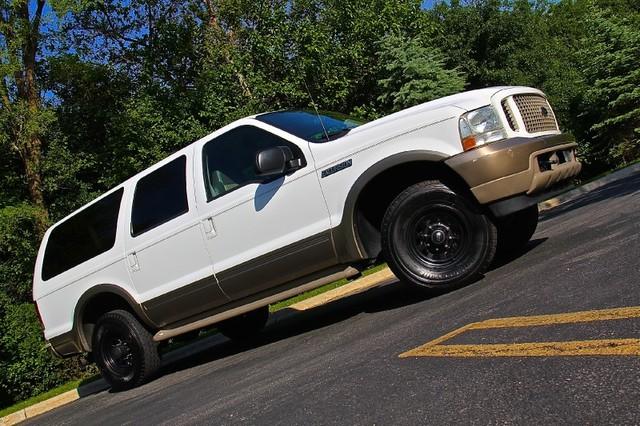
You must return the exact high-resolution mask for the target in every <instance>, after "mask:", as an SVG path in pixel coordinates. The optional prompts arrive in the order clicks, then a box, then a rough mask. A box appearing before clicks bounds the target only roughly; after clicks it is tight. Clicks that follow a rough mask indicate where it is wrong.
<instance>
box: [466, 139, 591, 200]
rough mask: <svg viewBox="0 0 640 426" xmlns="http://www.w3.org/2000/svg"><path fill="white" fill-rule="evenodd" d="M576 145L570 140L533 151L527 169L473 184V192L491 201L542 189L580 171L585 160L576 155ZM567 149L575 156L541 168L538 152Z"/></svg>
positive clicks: (541, 153) (540, 153)
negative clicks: (582, 160) (574, 152)
mask: <svg viewBox="0 0 640 426" xmlns="http://www.w3.org/2000/svg"><path fill="white" fill-rule="evenodd" d="M574 149H575V144H567V145H560V146H557V147H553V148H549V149H545V150H542V151H534V152H532V153H531V154H530V156H529V168H528V169H526V170H523V171H521V172H518V173H514V174H512V175H509V176H505V177H501V178H498V179H495V180H492V181H489V182H486V183H483V184H482V185H478V186H476V187H473V188H471V192H473V195H475V196H476V198H477V199H478V201H479V202H480V203H481V204H486V203H490V202H491V201H495V200H498V199H501V198H506V197H510V196H512V195H516V194H522V193H526V194H527V195H532V194H536V193H538V192H542V191H544V190H546V189H548V188H550V187H552V186H554V185H556V184H557V183H559V182H562V181H565V180H567V179H570V178H572V177H573V176H576V175H577V174H578V173H580V170H581V169H582V164H580V163H579V162H578V161H576V160H575V155H574V154H573V150H574ZM564 150H567V151H571V152H572V153H571V154H570V155H571V157H572V160H571V161H568V162H566V163H562V164H557V165H555V167H554V168H553V169H552V170H547V171H541V170H540V168H539V167H538V161H537V158H538V157H539V156H541V155H544V154H547V153H551V152H555V151H564Z"/></svg>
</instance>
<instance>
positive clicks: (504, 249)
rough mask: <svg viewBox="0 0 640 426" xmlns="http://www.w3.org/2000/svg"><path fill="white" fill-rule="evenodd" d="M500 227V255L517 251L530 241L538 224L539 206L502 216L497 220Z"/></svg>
mask: <svg viewBox="0 0 640 426" xmlns="http://www.w3.org/2000/svg"><path fill="white" fill-rule="evenodd" d="M496 225H497V228H498V254H499V255H500V256H504V255H508V254H511V253H517V252H520V251H521V250H522V248H523V247H524V246H525V245H526V244H527V242H529V240H530V239H531V237H532V236H533V234H534V232H536V227H537V226H538V206H537V205H533V206H531V207H527V208H526V209H524V210H520V211H518V212H515V213H512V214H510V215H508V216H505V217H501V218H499V219H498V220H497V221H496Z"/></svg>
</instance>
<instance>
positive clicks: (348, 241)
mask: <svg viewBox="0 0 640 426" xmlns="http://www.w3.org/2000/svg"><path fill="white" fill-rule="evenodd" d="M447 158H450V157H449V156H448V155H446V154H443V153H441V152H437V151H429V150H419V151H406V152H401V153H398V154H394V155H392V156H389V157H386V158H384V159H382V160H380V161H378V162H376V163H374V164H373V165H371V166H370V167H369V168H368V169H367V170H366V171H365V172H364V173H362V174H361V175H360V176H359V177H358V179H357V180H356V181H355V182H354V184H353V185H352V186H351V188H350V190H349V192H348V194H347V197H346V200H345V205H344V209H343V213H342V220H341V223H340V225H339V226H338V227H337V228H336V232H335V233H334V239H335V242H336V250H337V252H338V258H339V260H340V261H341V262H343V263H349V262H354V261H358V260H363V259H373V258H376V257H378V256H379V254H380V251H381V245H380V223H381V221H382V216H383V215H384V212H385V211H386V208H387V206H388V205H389V204H390V202H391V201H392V200H393V199H394V198H395V197H396V196H397V195H398V194H399V193H400V192H402V191H403V190H404V189H405V188H407V187H409V186H410V185H412V184H414V183H417V182H420V181H422V180H427V179H438V180H441V181H443V182H445V183H447V184H448V185H450V186H452V187H454V188H456V190H458V191H461V192H464V193H468V194H470V195H471V197H473V195H472V194H471V191H470V190H469V187H468V185H467V184H466V182H465V181H464V180H463V179H462V177H460V175H458V174H457V173H456V172H455V171H453V170H452V169H451V168H450V167H449V166H448V165H447V164H446V163H445V162H444V160H446V159H447ZM473 199H475V198H473Z"/></svg>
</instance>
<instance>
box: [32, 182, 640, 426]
mask: <svg viewBox="0 0 640 426" xmlns="http://www.w3.org/2000/svg"><path fill="white" fill-rule="evenodd" d="M639 233H640V175H638V174H636V175H634V176H631V177H629V178H626V179H624V180H620V181H617V182H613V183H610V184H608V185H606V186H604V187H602V188H599V189H597V190H595V191H592V192H590V193H587V194H584V195H583V196H581V197H580V198H578V199H576V200H573V201H571V202H568V203H565V204H563V205H561V206H558V207H555V208H553V209H551V210H549V211H546V212H545V213H544V215H543V216H542V218H541V222H540V224H539V227H538V230H537V232H536V234H535V235H534V237H533V239H532V241H531V242H530V243H529V245H528V246H527V247H526V250H525V251H524V252H522V253H518V254H514V255H513V258H512V259H503V260H502V261H500V262H497V263H496V265H494V267H493V269H492V270H490V271H489V272H488V273H487V274H486V275H485V277H484V278H483V279H481V280H479V281H477V282H475V283H473V284H471V285H469V286H467V287H465V288H462V289H459V290H456V291H453V292H450V293H447V294H443V295H438V296H433V297H430V298H425V297H423V296H419V295H415V294H413V293H410V292H407V291H406V289H405V288H404V287H403V286H402V285H400V284H399V283H393V284H389V285H386V286H384V287H380V288H374V289H371V290H368V291H366V292H364V293H360V294H357V295H353V296H350V297H347V298H345V299H342V300H339V301H335V302H331V303H329V304H327V305H325V306H321V307H318V308H314V309H311V310H308V311H303V312H300V313H296V314H295V315H287V316H284V317H280V319H279V320H278V321H272V322H271V323H270V324H269V325H268V326H267V328H266V329H265V332H264V334H263V335H262V336H261V338H260V339H259V341H258V342H256V343H254V344H252V345H249V346H246V345H245V346H243V345H239V344H236V343H233V342H230V341H227V340H226V339H224V338H223V337H220V336H214V337H212V338H211V339H210V340H209V341H208V342H207V343H206V344H207V345H208V346H207V349H206V350H204V351H201V352H199V353H198V354H195V355H192V356H188V357H186V358H182V359H180V360H168V361H167V362H166V363H165V366H164V367H163V370H162V373H161V376H160V377H159V378H158V379H156V380H154V381H153V382H151V383H148V384H146V385H144V386H142V387H140V388H137V389H133V390H130V391H127V392H121V393H111V392H110V391H103V392H100V393H97V394H93V395H90V396H87V397H84V398H81V399H80V400H78V401H76V402H74V403H71V404H69V405H67V406H65V407H62V408H60V409H57V410H55V411H52V412H49V413H47V414H44V415H42V416H40V417H36V418H34V419H32V420H31V421H30V422H29V424H41V425H57V424H78V425H80V424H81V425H92V424H135V425H143V424H154V425H155V424H167V425H182V424H269V425H279V424H286V425H289V424H304V425H316V424H322V425H325V424H341V425H343V424H349V425H352V424H353V425H360V424H362V425H374V424H377V425H386V424H407V425H416V424H447V425H448V424H483V425H486V424H534V423H539V424H581V425H582V424H616V425H620V424H639V423H640V408H639V405H640V404H639V403H640V356H638V354H640V344H639V343H638V340H637V339H639V338H640V315H639V314H638V312H640V309H635V308H636V307H640V263H639V262H638V259H639V258H640V238H639ZM620 308H629V309H620ZM603 310H604V311H603ZM591 311H594V312H591ZM575 312H580V314H574V313H575ZM612 312H613V313H615V315H614V314H613V313H612ZM562 314H569V315H562ZM540 315H551V316H549V317H542V320H540V319H536V318H538V316H540ZM531 316H534V320H531V319H530V318H529V317H531ZM510 317H517V318H514V319H507V320H498V319H500V318H510ZM523 317H526V318H524V319H523ZM494 319H495V320H496V321H493V322H491V321H487V320H494ZM536 321H537V322H538V323H537V324H536ZM478 322H483V323H482V324H484V325H487V324H489V325H488V326H486V327H484V328H482V327H480V328H473V327H471V328H469V324H473V323H478ZM491 324H497V325H499V326H495V327H494V326H493V325H491ZM527 324H534V325H527ZM464 327H466V328H464ZM460 328H463V329H462V330H459V329H460ZM456 330H459V331H457V332H454V331H456ZM452 332H454V333H453V334H455V333H458V334H455V335H453V334H452V335H451V336H452V337H451V338H450V339H446V338H444V337H443V336H446V335H448V334H449V333H452ZM439 338H441V339H439ZM438 339H439V340H438ZM434 340H435V342H434ZM585 341H587V343H589V344H588V345H587V346H588V348H587V350H586V352H585V350H584V348H585V345H584V342H585ZM428 342H432V343H431V344H429V345H428V347H427V349H426V350H424V349H422V350H421V351H420V350H418V351H413V352H411V351H412V350H414V349H416V348H420V347H422V346H423V345H425V344H427V343H428ZM594 342H596V343H595V344H594ZM598 342H600V343H598ZM616 342H623V343H624V344H625V345H626V346H625V347H626V352H621V353H617V352H616V347H617V346H616V345H617V344H618V343H616ZM433 345H439V346H437V347H440V346H442V345H459V346H458V349H459V350H458V352H456V351H453V352H452V353H453V355H452V354H451V353H449V352H451V351H449V350H448V349H451V348H445V349H447V350H444V351H441V353H440V352H437V351H434V350H433V348H434V347H436V346H433ZM531 345H534V346H531ZM581 345H582V346H581ZM592 346H593V347H592ZM533 347H535V348H537V351H538V352H536V351H533V350H532V348H533ZM429 348H431V349H429ZM487 348H489V349H491V350H487ZM496 348H498V349H500V350H502V352H500V351H493V349H496ZM581 348H582V349H581ZM589 348H590V349H589ZM440 349H442V348H440ZM540 350H541V351H542V352H540ZM408 351H409V352H408ZM589 351H591V352H589ZM407 352H408V354H409V355H410V356H406V357H400V355H401V354H405V353H407ZM456 353H457V355H455V354H456ZM585 353H589V354H587V355H585ZM411 354H413V355H411Z"/></svg>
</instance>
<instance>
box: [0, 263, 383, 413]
mask: <svg viewBox="0 0 640 426" xmlns="http://www.w3.org/2000/svg"><path fill="white" fill-rule="evenodd" d="M386 267H387V264H386V263H383V264H380V265H376V266H373V267H371V268H369V269H366V270H364V271H363V272H362V276H367V275H371V274H373V273H375V272H378V271H381V270H383V269H384V268H386ZM348 282H349V280H347V279H341V280H338V281H334V282H332V283H329V284H326V285H323V286H322V287H318V288H316V289H313V290H310V291H307V292H305V293H302V294H299V295H297V296H295V297H292V298H290V299H287V300H283V301H281V302H278V303H275V304H273V305H271V306H269V311H270V312H276V311H279V310H281V309H284V308H287V307H289V306H291V305H293V304H294V303H298V302H301V301H303V300H306V299H309V298H311V297H313V296H317V295H319V294H322V293H325V292H327V291H329V290H333V289H334V288H338V287H342V286H343V285H345V284H347V283H348ZM215 332H216V330H213V329H212V330H206V331H204V332H202V333H200V336H199V338H203V337H206V336H208V335H210V334H213V333H215ZM189 343H191V342H175V343H174V344H172V345H170V350H175V349H177V348H179V347H181V346H185V345H187V344H189ZM99 377H100V376H93V377H90V378H88V379H83V380H74V381H71V382H68V383H65V384H64V385H62V386H58V387H57V388H55V389H51V390H50V391H48V392H45V393H43V394H40V395H37V396H34V397H32V398H29V399H26V400H24V401H21V402H18V403H16V404H14V405H12V406H10V407H7V408H4V409H2V410H0V418H1V417H4V416H8V415H9V414H13V413H15V412H16V411H20V410H22V409H24V408H27V407H30V406H32V405H35V404H37V403H39V402H42V401H46V400H47V399H49V398H53V397H54V396H58V395H60V394H63V393H65V392H68V391H70V390H73V389H76V388H78V387H79V386H81V385H84V384H86V383H90V382H92V381H94V380H96V379H98V378H99Z"/></svg>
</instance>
